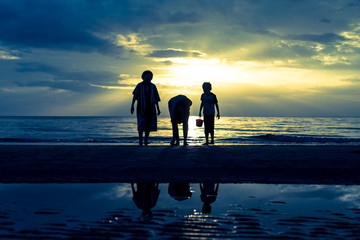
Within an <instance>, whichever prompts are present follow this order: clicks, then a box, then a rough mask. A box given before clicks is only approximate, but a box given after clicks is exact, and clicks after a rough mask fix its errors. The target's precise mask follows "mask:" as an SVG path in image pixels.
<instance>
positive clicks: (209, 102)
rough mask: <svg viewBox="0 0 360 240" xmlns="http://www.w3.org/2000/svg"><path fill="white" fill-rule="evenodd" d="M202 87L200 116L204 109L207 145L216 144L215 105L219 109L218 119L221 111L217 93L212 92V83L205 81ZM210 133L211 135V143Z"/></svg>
mask: <svg viewBox="0 0 360 240" xmlns="http://www.w3.org/2000/svg"><path fill="white" fill-rule="evenodd" d="M202 88H203V91H204V93H203V94H202V95H201V104H200V111H199V116H200V118H201V110H203V114H204V125H205V139H206V142H205V145H208V144H214V125H215V107H216V111H217V114H216V117H217V118H218V119H220V111H219V105H218V100H217V98H216V95H215V94H214V93H212V92H211V83H209V82H204V83H203V85H202ZM209 134H210V136H211V141H210V143H209Z"/></svg>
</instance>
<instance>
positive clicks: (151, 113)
mask: <svg viewBox="0 0 360 240" xmlns="http://www.w3.org/2000/svg"><path fill="white" fill-rule="evenodd" d="M141 78H142V79H143V81H142V82H141V83H139V84H138V85H136V87H135V89H134V92H133V95H134V97H133V100H132V103H131V110H130V112H131V114H133V113H134V104H135V101H137V108H136V116H137V128H138V132H139V145H143V133H144V132H145V145H148V144H149V142H148V138H149V135H150V132H151V131H157V116H156V115H160V108H159V102H160V96H159V93H158V91H157V88H156V86H155V84H153V83H151V80H152V78H153V74H152V72H151V71H148V70H147V71H145V72H143V74H142V76H141ZM156 110H157V113H156Z"/></svg>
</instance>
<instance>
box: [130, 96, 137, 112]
mask: <svg viewBox="0 0 360 240" xmlns="http://www.w3.org/2000/svg"><path fill="white" fill-rule="evenodd" d="M135 101H136V99H135V96H134V97H133V100H132V103H131V108H130V112H131V114H134V104H135Z"/></svg>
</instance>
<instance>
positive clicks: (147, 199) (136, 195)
mask: <svg viewBox="0 0 360 240" xmlns="http://www.w3.org/2000/svg"><path fill="white" fill-rule="evenodd" d="M135 184H136V187H137V189H135ZM135 184H134V183H132V184H131V189H132V192H133V200H134V203H135V204H136V206H137V207H138V208H139V209H142V210H143V212H142V213H141V215H143V216H146V215H150V214H151V208H153V207H155V205H156V203H157V200H158V198H159V195H160V190H159V184H158V183H135Z"/></svg>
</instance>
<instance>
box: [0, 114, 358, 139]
mask: <svg viewBox="0 0 360 240" xmlns="http://www.w3.org/2000/svg"><path fill="white" fill-rule="evenodd" d="M196 118H197V117H196V116H191V117H190V119H189V134H188V141H189V144H190V145H198V144H202V143H203V142H204V133H203V131H204V129H203V127H196V124H195V121H196ZM0 126H1V128H0V143H1V144H16V143H23V144H24V143H25V144H47V143H50V144H55V143H58V144H137V141H138V137H137V130H136V128H137V125H136V117H0ZM179 130H180V136H182V129H181V125H180V129H179ZM171 137H172V130H171V123H170V119H169V118H165V117H162V118H159V119H158V131H157V132H152V133H151V134H150V139H149V141H150V143H151V144H155V145H164V144H165V145H167V144H169V142H170V140H171ZM215 142H216V144H346V145H359V144H360V118H353V117H349V118H346V117H338V118H333V117H317V118H313V117H222V118H221V119H219V120H217V119H216V121H215Z"/></svg>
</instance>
